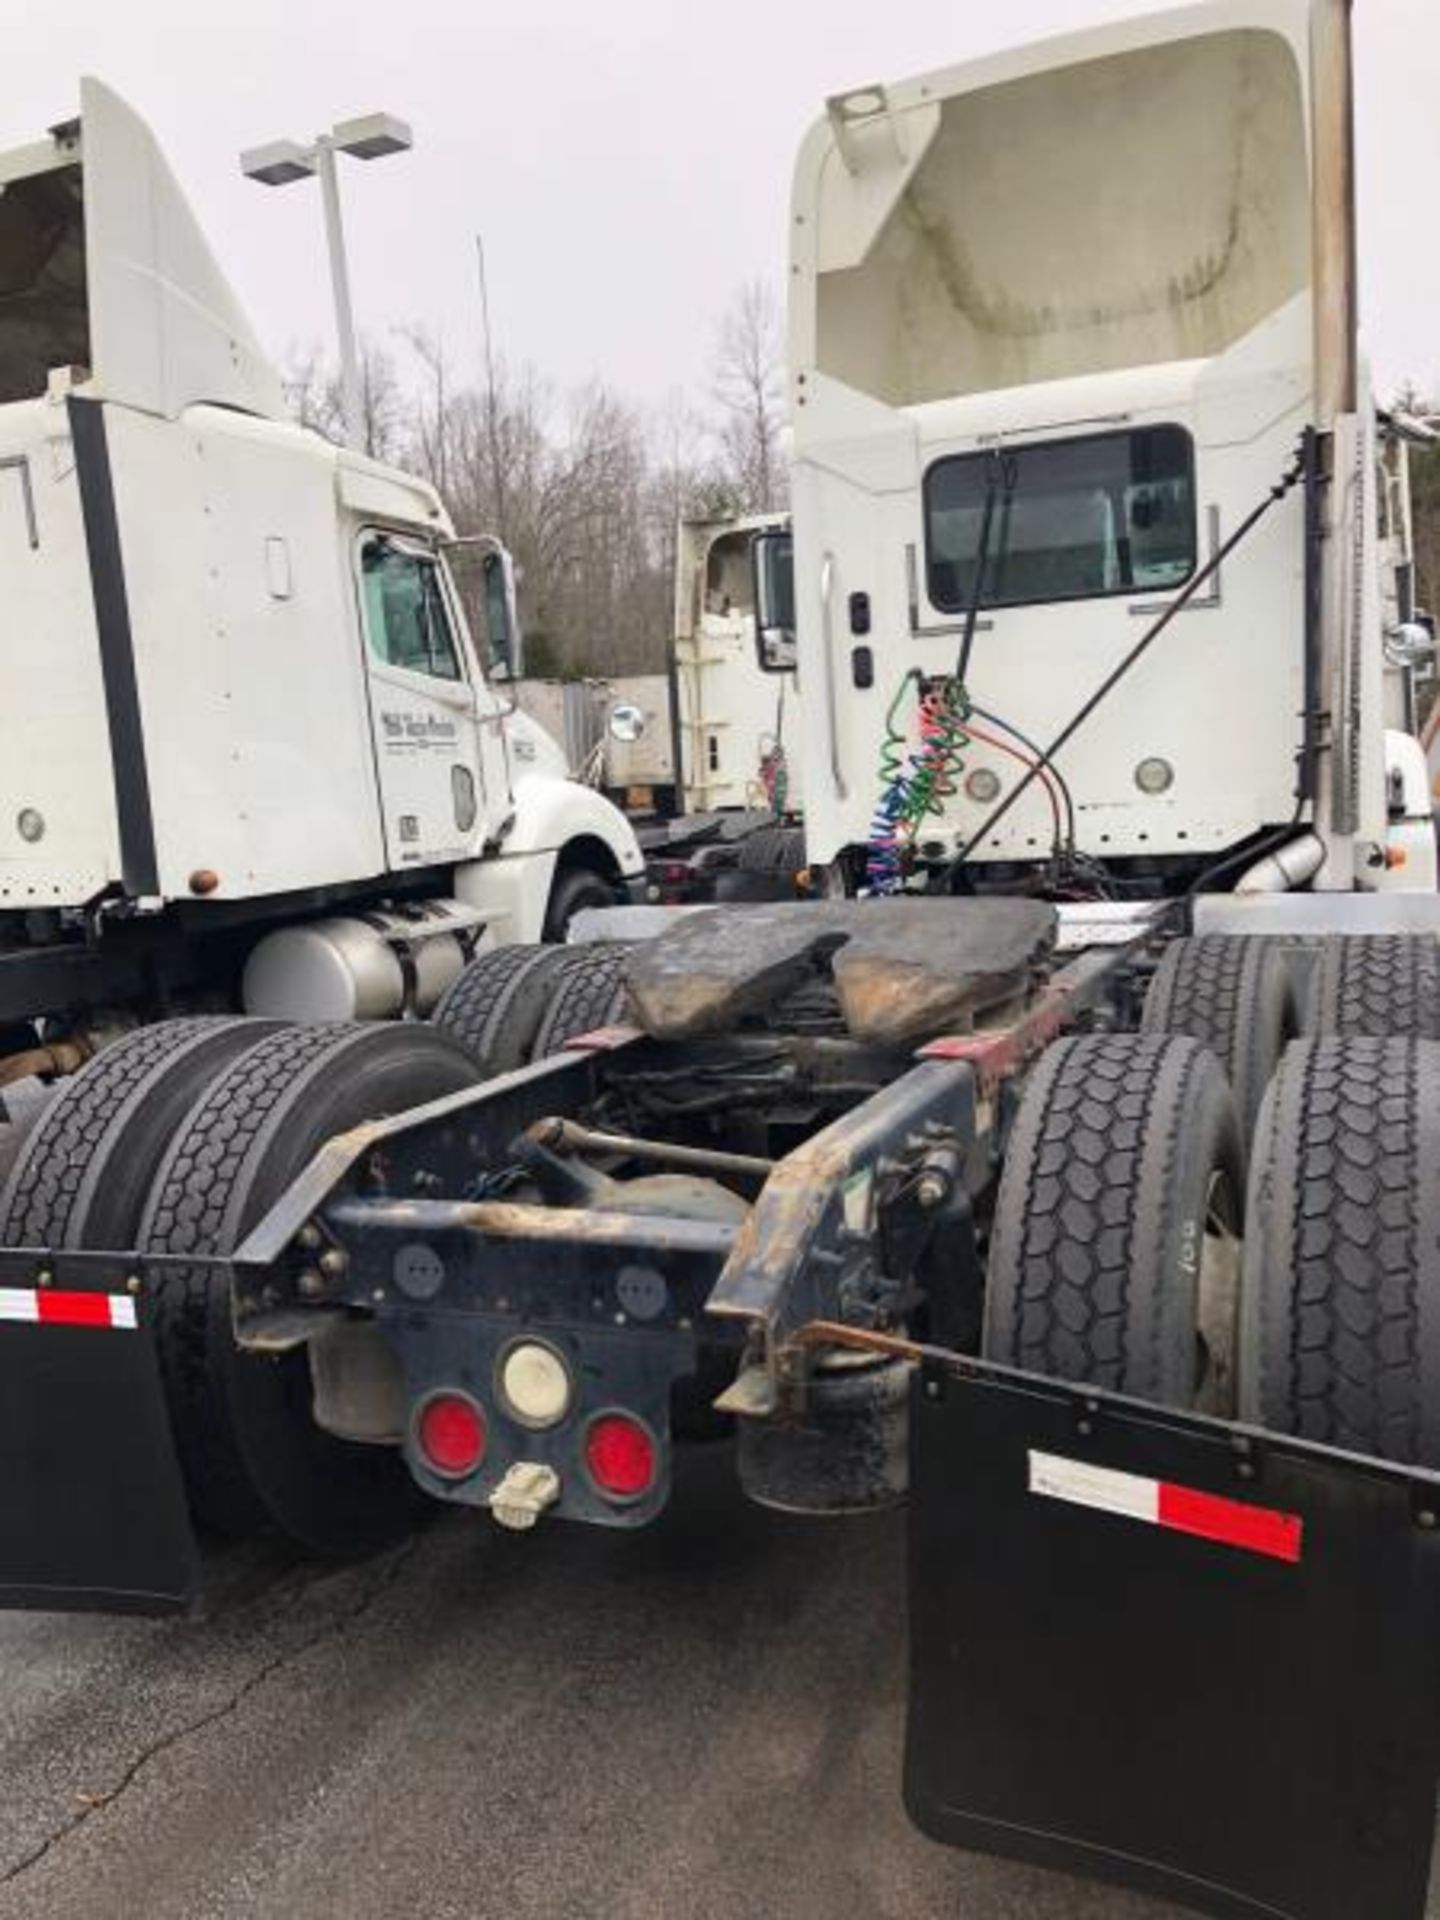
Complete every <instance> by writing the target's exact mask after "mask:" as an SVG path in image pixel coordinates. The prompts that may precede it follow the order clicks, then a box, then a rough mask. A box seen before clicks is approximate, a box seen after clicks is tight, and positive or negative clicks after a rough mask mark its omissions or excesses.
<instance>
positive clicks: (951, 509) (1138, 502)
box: [925, 427, 1195, 613]
mask: <svg viewBox="0 0 1440 1920" xmlns="http://www.w3.org/2000/svg"><path fill="white" fill-rule="evenodd" d="M992 487H993V489H994V493H995V499H994V515H993V521H992V525H991V529H990V540H989V555H988V560H987V563H986V567H985V582H984V592H983V593H982V595H981V597H980V605H981V606H982V607H1005V606H1023V605H1026V604H1034V603H1036V602H1041V601H1051V600H1080V599H1089V598H1094V597H1099V596H1101V595H1104V594H1110V593H1133V592H1137V591H1141V590H1143V591H1146V592H1156V591H1164V590H1166V589H1167V588H1174V587H1180V586H1183V585H1184V583H1185V582H1186V581H1187V580H1188V579H1189V578H1190V575H1191V574H1192V573H1193V572H1194V570H1195V456H1194V447H1193V444H1192V442H1191V439H1190V436H1189V434H1188V433H1186V431H1185V430H1184V428H1183V427H1142V428H1137V429H1136V430H1135V431H1134V432H1131V433H1106V434H1096V435H1094V436H1091V437H1089V438H1086V439H1080V440H1056V441H1051V442H1048V443H1046V444H1044V445H1033V446H1024V447H1007V449H1006V451H1005V456H1004V459H1003V460H1001V459H1000V458H999V457H998V456H997V455H995V454H991V453H973V454H963V455H958V456H956V457H955V458H953V459H949V460H940V461H937V462H936V464H935V465H934V466H933V467H931V469H930V471H929V473H928V474H927V475H926V477H925V541H926V564H927V570H928V578H929V589H930V599H931V603H932V604H933V605H934V606H936V607H938V608H941V609H942V610H943V611H945V612H947V613H958V612H961V611H963V610H965V609H966V608H968V607H969V605H970V602H971V598H972V596H973V593H974V585H975V563H976V553H977V549H978V547H979V544H980V537H981V528H982V526H983V524H984V519H985V502H986V498H987V495H988V494H989V493H990V492H991V489H992Z"/></svg>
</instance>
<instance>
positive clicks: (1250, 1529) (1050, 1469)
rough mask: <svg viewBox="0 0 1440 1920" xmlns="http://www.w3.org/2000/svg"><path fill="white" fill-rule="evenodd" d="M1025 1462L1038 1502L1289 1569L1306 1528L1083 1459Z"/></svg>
mask: <svg viewBox="0 0 1440 1920" xmlns="http://www.w3.org/2000/svg"><path fill="white" fill-rule="evenodd" d="M1029 1460H1030V1491H1031V1493H1034V1494H1038V1495H1039V1496H1040V1497H1041V1498H1042V1499H1045V1500H1060V1501H1063V1502H1064V1503H1065V1504H1066V1505H1067V1506H1072V1507H1090V1508H1093V1509H1094V1510H1095V1511H1096V1512H1097V1513H1114V1514H1119V1515H1120V1516H1121V1517H1122V1518H1123V1519H1126V1520H1140V1521H1143V1522H1144V1524H1145V1525H1147V1526H1151V1527H1160V1528H1162V1529H1164V1531H1166V1532H1167V1533H1188V1534H1191V1535H1192V1536H1193V1537H1194V1538H1195V1539H1197V1540H1212V1541H1214V1542H1215V1543H1216V1544H1217V1545H1219V1546H1226V1547H1238V1548H1239V1549H1240V1550H1241V1551H1242V1552H1245V1553H1258V1554H1260V1555H1262V1556H1263V1557H1264V1558H1266V1559H1269V1560H1284V1561H1286V1562H1288V1563H1289V1564H1290V1565H1292V1566H1293V1565H1295V1564H1297V1563H1298V1561H1299V1559H1300V1553H1301V1548H1302V1545H1303V1541H1304V1532H1305V1526H1304V1522H1303V1521H1302V1520H1301V1518H1300V1516H1299V1515H1298V1514H1294V1513H1281V1512H1280V1511H1279V1510H1278V1509H1276V1508H1274V1507H1255V1506H1251V1505H1250V1504H1249V1503H1248V1502H1246V1501H1244V1500H1227V1499H1226V1498H1225V1497H1224V1496H1223V1495H1221V1494H1217V1493H1201V1492H1199V1491H1198V1490H1197V1489H1196V1488H1194V1487H1180V1486H1176V1485H1175V1484H1174V1483H1173V1482H1172V1481H1169V1480H1147V1479H1146V1478H1145V1476H1144V1475H1143V1474H1138V1473H1120V1472H1117V1471H1116V1470H1115V1469H1114V1468H1113V1467H1096V1466H1092V1465H1091V1464H1090V1462H1089V1461H1086V1460H1066V1459H1064V1458H1063V1457H1062V1456H1061V1455H1059V1454H1054V1453H1038V1452H1035V1451H1034V1450H1032V1451H1031V1453H1030V1456H1029Z"/></svg>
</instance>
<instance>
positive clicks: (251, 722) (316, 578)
mask: <svg viewBox="0 0 1440 1920" xmlns="http://www.w3.org/2000/svg"><path fill="white" fill-rule="evenodd" d="M106 412H107V416H108V421H109V431H110V447H111V465H112V470H113V474H114V485H115V496H116V505H117V511H118V514H119V520H120V530H121V539H122V544H123V550H124V556H125V575H126V587H127V591H128V595H129V602H130V617H131V625H132V630H133V634H134V648H135V664H136V675H137V681H138V685H139V695H140V707H141V715H142V722H143V728H144V736H145V751H146V758H147V762H148V767H149V776H150V788H151V797H152V802H153V808H154V817H155V831H156V851H157V856H158V865H159V882H160V886H159V891H160V892H161V893H162V894H163V895H165V896H167V897H176V896H180V897H183V896H184V895H185V894H186V893H187V892H189V891H190V876H191V875H192V874H193V873H195V872H196V871H197V870H200V869H208V870H210V871H212V872H214V873H217V874H218V875H219V876H220V888H219V892H220V894H221V896H222V897H229V898H235V897H245V896H253V895H256V894H267V893H279V892H285V891H290V890H294V889H298V888H303V887H309V886H319V885H326V884H332V883H335V882H340V881H345V880H351V879H362V878H365V877H367V876H369V875H371V874H374V873H378V872H381V871H383V870H384V867H385V858H384V852H383V843H382V839H381V832H380V817H379V807H378V802H377V798H376V787H375V764H374V755H373V751H372V748H371V743H370V721H369V714H368V709H367V706H366V700H365V687H364V674H363V658H362V654H361V647H360V638H359V631H358V624H357V612H356V606H355V598H354V590H353V583H352V580H351V577H350V571H349V554H348V548H347V545H346V542H345V538H344V534H343V529H342V527H341V525H340V524H339V522H338V521H337V516H336V511H335V497H334V469H333V453H332V451H331V450H330V449H329V448H326V447H325V446H323V445H322V444H321V443H320V442H318V441H314V442H307V441H306V440H304V439H303V437H302V436H300V435H299V434H298V433H297V432H296V431H295V429H293V428H287V429H283V430H278V431H277V429H275V428H273V427H270V426H268V425H267V424H266V423H263V422H259V421H247V420H244V419H241V418H238V417H236V416H234V415H231V414H226V413H222V412H219V411H218V410H211V409H205V408H197V409H194V410H192V412H191V414H190V415H189V416H188V417H187V418H186V420H185V421H184V422H182V423H179V424H177V425H169V424H164V423H161V422H158V421H154V420H149V419H147V418H145V417H144V416H143V415H141V414H138V413H132V412H129V411H127V410H122V409H119V408H107V410H106Z"/></svg>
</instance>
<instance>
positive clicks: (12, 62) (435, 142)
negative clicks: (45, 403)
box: [0, 0, 1440, 402]
mask: <svg viewBox="0 0 1440 1920" xmlns="http://www.w3.org/2000/svg"><path fill="white" fill-rule="evenodd" d="M1148 10H1153V8H1147V7H1146V6H1145V0H999V3H997V0H983V3H982V0H724V3H723V4H721V5H718V6H714V7H708V8H700V7H697V6H694V5H687V4H684V0H679V3H678V4H677V0H611V4H609V5H608V6H601V5H597V4H595V0H515V4H499V3H498V0H419V3H418V4H412V5H405V4H403V3H402V4H394V0H391V4H387V5H384V6H381V5H379V4H377V0H243V3H242V4H239V5H229V6H221V5H218V4H216V3H215V0H209V3H208V4H197V3H196V0H186V3H185V4H184V5H180V4H176V0H67V4H66V5H65V6H64V7H63V8H61V9H59V10H58V11H57V9H56V7H55V4H54V0H0V21H3V22H4V23H5V26H6V44H7V47H8V48H9V50H10V57H9V58H7V60H6V62H5V77H4V84H3V87H0V144H3V145H7V146H8V145H12V144H15V143H17V142H19V141H21V140H24V139H28V138H31V137H33V136H34V135H36V134H38V133H40V132H41V131H42V130H43V129H44V128H45V127H47V126H48V125H49V124H51V123H52V122H53V121H55V120H57V119H60V118H63V117H65V116H67V115H69V114H70V113H72V112H73V111H74V110H75V106H76V102H77V86H76V80H77V76H78V74H79V73H80V72H82V71H88V72H92V73H94V74H96V75H97V76H98V77H99V78H100V79H102V80H104V81H106V82H107V83H108V84H109V85H111V86H112V87H114V88H116V89H117V90H118V91H119V92H120V93H122V94H123V95H125V96H126V97H127V98H128V99H129V101H130V102H131V104H132V105H133V106H134V107H136V108H137V109H138V110H139V111H140V112H141V113H143V114H144V115H145V116H146V118H147V119H148V120H149V121H150V123H151V125H152V127H153V128H154V130H155V132H156V134H157V135H158V136H159V139H160V141H161V144H162V145H163V146H164V147H165V149H166V151H167V152H168V154H169V156H170V159H171V162H172V164H173V165H174V167H175V169H176V171H177V173H178V174H179V176H180V179H181V181H182V182H183V183H184V185H185V186H186V188H187V190H188V192H189V194H190V196H191V199H192V200H193V202H194V204H195V206H196V208H197V210H198V211H199V213H200V216H201V219H202V220H203V222H204V223H205V225H206V227H207V230H208V232H209V234H210V237H211V240H212V243H213V244H214V246H215V248H216V251H217V252H218V254H219V256H220V258H221V260H222V262H223V263H224V264H225V266H226V267H227V269H228V270H229V272H230V275H231V277H232V279H233V280H234V282H235V285H236V287H237V288H238V290H239V292H240V294H241V297H242V298H243V300H244V301H245V302H246V304H247V305H248V307H249V310H250V312H251V315H252V317H253V319H254V321H255V324H256V326H257V328H258V329H259V332H260V335H261V338H262V339H263V340H264V341H265V342H266V343H267V345H269V346H270V347H271V348H272V350H273V351H274V352H275V353H276V355H277V356H280V355H283V354H284V353H285V352H286V351H287V350H288V349H290V348H292V347H294V346H296V345H303V344H305V343H309V342H316V341H320V342H323V343H324V344H325V345H326V346H327V347H328V346H329V344H330V341H331V337H332V336H331V331H330V306H329V292H328V282H327V279H326V267H325V256H324V250H323V244H322V239H321V225H320V206H319V198H318V192H317V190H316V188H315V187H314V185H313V184H312V183H310V182H306V183H303V184H301V185H298V186H292V187H287V188H285V189H283V190H280V191H275V190H270V189H266V188H263V187H259V186H256V185H255V184H253V183H252V182H250V181H247V180H245V179H243V178H242V177H241V175H240V173H239V171H238V168H237V165H236V154H237V152H238V150H239V149H240V148H241V147H243V146H251V145H255V144H257V143H259V142H262V141H264V140H267V139H271V138H274V137H278V136H281V135H295V136H307V135H309V134H312V133H314V132H315V131H317V130H318V129H320V128H322V127H325V126H328V125H329V124H330V123H331V122H332V121H333V120H335V119H338V118H344V117H346V116H348V115H351V114H357V113H363V112H368V111H370V110H372V109H375V108H387V109H389V110H390V111H391V112H394V113H397V114H400V115H401V116H402V117H404V118H406V119H408V120H410V121H411V122H412V124H413V126H414V129H415V149H414V151H413V152H412V153H409V154H405V155H401V156H398V157H396V158H392V159H387V160H384V161H380V162H373V163H370V164H368V165H363V164H360V163H356V162H346V163H344V173H345V180H344V192H345V196H346V198H345V205H346V215H347V227H348V235H349V241H350V248H351V258H352V267H353V278H354V285H355V298H356V308H357V314H358V317H359V320H360V323H361V325H362V327H363V328H364V329H366V330H367V331H368V332H370V333H371V334H372V335H374V336H376V337H380V338H383V337H384V336H385V334H386V332H387V330H388V329H391V328H394V327H398V326H403V325H404V324H405V323H407V322H410V321H414V320H419V321H423V322H426V323H428V324H430V325H432V326H436V327H438V328H439V329H440V330H441V332H442V335H443V337H444V340H445V342H446V344H447V346H448V347H449V348H450V350H451V352H452V354H453V355H454V357H455V359H456V361H457V362H458V363H459V364H460V365H461V367H462V368H464V369H469V368H473V367H474V366H475V365H476V363H477V355H478V340H479V326H478V309H477V301H476V294H475V285H476V278H475V254H474V240H473V236H474V235H475V234H476V233H477V232H482V233H483V234H484V237H485V245H486V250H487V255H488V259H489V268H490V292H491V308H492V315H493V320H494V325H495V332H496V338H497V344H498V346H499V348H500V350H501V351H503V352H504V353H505V354H506V355H507V356H508V357H509V358H511V359H513V360H529V361H533V362H534V363H535V364H536V365H537V366H538V367H539V368H540V369H541V370H542V371H543V372H544V373H545V374H546V375H548V376H549V377H551V378H552V379H554V380H555V381H557V382H559V383H562V384H568V383H578V382H581V381H583V380H586V379H588V378H590V377H591V376H593V375H598V376H600V377H601V378H603V379H604V380H606V381H609V382H611V383H613V384H614V385H616V386H618V387H620V388H622V389H624V390H625V391H627V392H628V393H631V394H633V395H634V396H636V397H637V398H640V399H642V400H646V401H654V402H659V401H662V400H663V399H664V398H665V396H666V394H667V391H669V390H670V389H673V388H675V387H682V386H684V387H690V388H692V389H695V390H699V389H702V388H703V387H704V385H705V382H706V366H707V362H708V359H709V356H710V352H711V348H712V344H713V338H714V329H715V320H716V315H717V314H718V312H719V311H720V310H721V309H722V308H723V307H724V306H725V304H726V303H727V301H728V300H729V299H730V297H731V296H732V294H733V292H734V290H735V288H736V287H737V286H738V285H739V283H740V282H742V281H743V280H745V279H746V278H748V277H750V276H753V275H764V276H766V277H768V278H770V279H772V280H773V281H774V282H775V284H776V286H777V288H778V287H779V286H780V284H781V282H782V272H781V266H782V259H783V249H784V226H785V205H786V199H787V196H788V192H789V176H790V167H791V161H792V157H793V154H794V150H795V147H796V144H797V142H798V140H799V138H800V136H801V134H802V132H803V131H804V129H805V127H806V125H807V124H808V123H809V121H810V120H812V119H813V118H814V117H815V115H816V114H817V112H818V111H819V110H820V106H821V103H822V102H823V100H824V98H825V96H826V95H827V94H829V93H834V92H838V91H840V90H842V89H844V88H848V87H852V86H856V85H859V84H861V83H863V82H867V81H872V80H885V79H899V78H901V77H903V76H905V75H907V74H911V73H917V72H920V71H923V70H924V69H926V68H929V67H936V66H944V65H947V64H950V63H952V62H954V61H959V60H964V59H968V58H970V57H973V56H974V55H977V54H981V53H986V52H990V51H992V50H993V49H995V48H996V47H999V46H1002V45H1009V44H1013V43H1016V42H1019V41H1021V40H1026V39H1031V38H1034V37H1037V36H1039V35H1041V34H1045V33H1052V32H1056V31H1061V30H1064V29H1066V28H1071V27H1076V26H1085V25H1089V24H1092V23H1094V22H1096V21H1100V20H1105V19H1112V18H1115V17H1118V16H1122V15H1125V14H1133V13H1136V12H1142V11H1148ZM1355 11H1356V17H1357V38H1358V56H1359V142H1360V170H1361V196H1362V232H1361V247H1362V262H1363V274H1364V277H1363V281H1362V306H1363V312H1364V323H1365V328H1366V333H1367V337H1368V340H1369V343H1370V350H1371V354H1372V357H1373V359H1374V361H1375V365H1376V370H1377V379H1378V381H1379V383H1380V384H1381V386H1382V387H1389V386H1390V385H1392V384H1393V383H1394V381H1396V380H1397V379H1399V378H1400V377H1402V376H1404V375H1410V376H1413V377H1415V378H1417V379H1419V380H1420V381H1421V382H1422V383H1426V382H1428V383H1429V385H1430V387H1431V389H1432V391H1436V392H1440V245H1437V239H1436V231H1437V229H1436V219H1435V211H1434V195H1435V191H1436V187H1437V183H1440V0H1356V6H1355ZM22 50H23V51H22Z"/></svg>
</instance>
